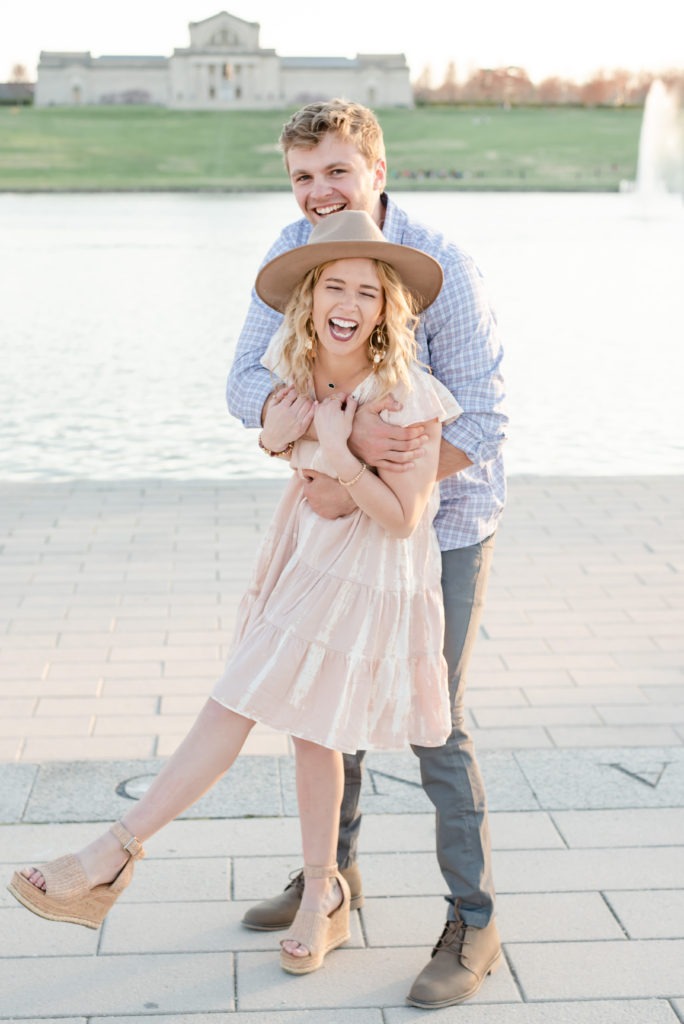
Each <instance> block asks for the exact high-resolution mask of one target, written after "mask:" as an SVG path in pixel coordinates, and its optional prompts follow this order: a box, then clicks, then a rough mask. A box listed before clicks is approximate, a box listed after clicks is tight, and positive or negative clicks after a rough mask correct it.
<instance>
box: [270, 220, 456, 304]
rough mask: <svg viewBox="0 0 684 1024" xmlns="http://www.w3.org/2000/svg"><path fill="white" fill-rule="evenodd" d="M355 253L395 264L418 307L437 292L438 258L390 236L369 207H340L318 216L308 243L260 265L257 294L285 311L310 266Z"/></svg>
mask: <svg viewBox="0 0 684 1024" xmlns="http://www.w3.org/2000/svg"><path fill="white" fill-rule="evenodd" d="M356 257H360V258H365V259H371V260H382V261H383V263H389V265H390V266H391V267H394V269H395V270H396V272H397V273H398V274H399V276H400V278H401V280H402V281H403V283H404V285H405V287H406V288H407V289H408V290H409V291H410V292H411V293H412V294H413V297H414V299H415V301H416V304H417V311H418V312H419V313H420V312H422V310H424V309H426V308H427V306H429V305H430V303H431V302H434V301H435V299H436V298H437V296H438V295H439V290H440V288H441V287H442V279H443V275H442V268H441V266H440V265H439V263H438V262H437V260H435V259H433V258H432V256H428V254H427V253H426V252H423V251H422V250H421V249H414V248H412V247H411V246H410V245H395V244H394V243H393V242H388V241H387V240H386V239H385V236H384V235H383V233H382V231H381V230H380V228H379V227H378V225H377V224H376V223H375V221H374V220H373V218H372V217H371V216H370V214H368V213H366V211H365V210H341V211H340V213H333V214H330V216H328V217H326V218H325V220H322V221H319V223H318V224H316V226H315V227H314V229H313V231H312V232H311V235H310V237H309V241H308V242H307V243H306V245H300V246H299V247H298V248H297V249H290V251H289V252H284V253H282V254H281V255H280V256H276V257H275V259H272V260H271V261H270V263H266V264H265V265H264V266H263V267H262V268H261V270H260V271H259V273H258V275H257V279H256V283H255V288H256V291H257V295H258V296H259V298H261V299H263V301H264V302H265V303H266V304H267V305H268V306H271V307H272V308H273V309H277V310H278V311H279V312H280V313H282V312H283V311H284V310H285V307H286V306H287V303H288V302H289V299H290V296H291V295H292V292H293V290H294V288H295V286H296V285H298V284H299V282H300V281H301V280H302V278H303V277H304V275H305V274H307V273H308V272H309V271H310V270H313V268H314V267H318V266H320V265H321V263H329V262H331V261H332V260H344V259H353V258H356Z"/></svg>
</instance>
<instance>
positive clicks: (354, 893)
mask: <svg viewBox="0 0 684 1024" xmlns="http://www.w3.org/2000/svg"><path fill="white" fill-rule="evenodd" d="M340 874H341V875H342V877H343V878H344V879H345V880H346V882H347V885H348V886H349V891H350V892H351V903H350V909H351V910H360V909H361V907H362V906H363V891H362V889H363V886H362V883H361V872H360V871H359V868H358V865H357V864H351V865H350V866H349V867H348V868H342V870H341V871H340ZM303 892H304V874H303V872H301V871H300V872H298V873H297V874H296V875H295V876H294V877H291V880H290V881H289V882H288V884H287V885H286V886H285V890H284V891H283V892H281V893H280V895H279V896H273V897H272V898H271V899H270V900H262V902H261V903H257V904H256V905H255V906H253V907H250V908H249V910H248V911H247V913H246V914H245V915H244V917H243V918H242V923H243V925H244V926H245V928H253V929H254V930H255V931H258V932H277V931H280V929H281V928H289V927H290V925H291V924H292V922H293V921H294V918H295V914H296V913H297V911H298V910H299V904H300V902H301V899H302V893H303Z"/></svg>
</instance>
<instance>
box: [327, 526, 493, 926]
mask: <svg viewBox="0 0 684 1024" xmlns="http://www.w3.org/2000/svg"><path fill="white" fill-rule="evenodd" d="M493 553H494V535H492V536H491V537H488V538H487V539H486V540H484V541H482V542H481V543H479V544H473V545H471V546H470V547H467V548H456V549H454V550H453V551H444V552H442V590H443V593H444V612H445V621H446V630H445V636H444V657H445V658H446V661H447V664H448V666H449V691H450V696H451V706H452V722H453V731H452V733H451V736H450V737H449V738H448V740H447V741H446V743H445V744H444V746H441V747H416V746H414V747H413V748H412V749H413V752H414V754H416V755H417V757H418V758H419V759H420V774H421V780H422V783H423V788H424V789H425V792H426V793H427V795H428V797H429V798H430V800H431V801H432V803H433V804H434V806H435V811H436V828H437V860H438V861H439V866H440V868H441V871H442V874H443V875H444V879H445V881H446V883H447V886H448V888H449V893H450V895H449V897H447V899H448V900H449V902H450V903H451V904H452V907H450V910H449V916H453V903H454V902H456V903H457V905H458V908H459V913H460V914H461V917H462V918H463V920H464V921H465V923H466V924H469V925H475V927H478V928H482V927H484V926H485V925H486V924H487V923H488V921H489V920H490V918H491V917H492V914H493V912H494V883H493V879H492V868H491V850H490V840H489V824H488V820H487V804H486V798H485V791H484V784H483V781H482V776H481V774H480V769H479V767H478V764H477V761H476V759H475V752H474V749H473V741H472V740H471V738H470V736H469V734H468V732H467V729H466V726H465V712H464V703H463V702H464V695H465V688H466V675H467V669H468V663H469V661H470V655H471V653H472V650H473V645H474V643H475V639H476V637H477V633H478V629H479V625H480V619H481V617H482V609H483V607H484V600H485V594H486V591H487V580H488V577H489V570H490V567H491V562H492V555H493ZM363 756H364V752H363V751H358V752H357V753H356V754H345V755H344V773H345V787H344V796H343V798H342V808H341V813H340V836H339V843H338V849H337V858H338V863H339V865H340V867H348V866H349V865H350V864H351V863H353V862H354V861H355V860H356V857H357V846H358V838H359V830H360V827H361V812H360V810H359V797H360V794H361V775H362V767H363Z"/></svg>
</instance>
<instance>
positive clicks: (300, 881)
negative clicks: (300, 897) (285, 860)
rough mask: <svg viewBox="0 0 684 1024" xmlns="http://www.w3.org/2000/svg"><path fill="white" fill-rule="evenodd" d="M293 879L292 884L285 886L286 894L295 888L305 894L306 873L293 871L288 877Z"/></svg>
mask: <svg viewBox="0 0 684 1024" xmlns="http://www.w3.org/2000/svg"><path fill="white" fill-rule="evenodd" d="M288 878H290V879H291V881H290V882H288V883H287V885H286V886H285V892H287V890H288V889H291V888H292V887H293V886H294V888H295V889H299V891H300V893H302V892H304V872H303V871H291V872H290V874H289V875H288Z"/></svg>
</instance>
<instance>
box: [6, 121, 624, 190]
mask: <svg viewBox="0 0 684 1024" xmlns="http://www.w3.org/2000/svg"><path fill="white" fill-rule="evenodd" d="M288 116H289V111H282V110H276V111H249V112H247V111H231V112H213V111H211V112H209V111H198V112H187V111H173V110H162V109H158V108H153V107H80V108H61V107H53V108H38V109H36V108H33V107H0V191H30V190H79V189H80V190H119V189H124V190H133V191H135V190H137V191H143V190H177V189H184V190H239V191H244V190H250V191H251V190H259V189H284V188H287V179H286V177H285V172H284V168H283V163H282V156H281V154H280V151H279V149H278V147H277V139H278V135H279V133H280V129H281V126H282V124H283V122H284V121H285V120H286V119H287V117H288ZM378 116H379V118H380V121H381V123H382V125H383V130H384V133H385V141H386V145H387V158H388V168H389V182H390V185H394V186H395V187H401V188H402V190H405V189H413V188H415V189H441V188H445V189H478V190H500V189H516V190H520V189H526V190H563V191H568V190H585V191H613V190H616V189H617V188H618V186H619V182H620V181H621V180H622V179H633V178H634V176H635V173H636V161H637V151H638V142H639V130H640V125H641V117H642V112H641V110H638V109H584V108H574V107H573V108H563V107H550V108H514V109H511V110H503V109H500V108H494V107H492V108H488V107H478V108H465V107H422V108H417V109H415V110H384V111H378Z"/></svg>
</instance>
